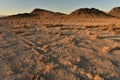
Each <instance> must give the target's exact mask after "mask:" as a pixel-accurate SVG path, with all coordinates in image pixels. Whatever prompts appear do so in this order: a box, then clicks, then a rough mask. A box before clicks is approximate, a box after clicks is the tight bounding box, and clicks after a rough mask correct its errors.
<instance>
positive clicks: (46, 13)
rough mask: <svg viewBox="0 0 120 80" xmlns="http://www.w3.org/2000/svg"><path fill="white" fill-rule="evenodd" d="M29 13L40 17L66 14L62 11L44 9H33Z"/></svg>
mask: <svg viewBox="0 0 120 80" xmlns="http://www.w3.org/2000/svg"><path fill="white" fill-rule="evenodd" d="M31 14H37V15H39V16H40V17H49V16H61V15H66V14H64V13H60V12H53V11H49V10H45V9H34V10H33V11H32V12H31Z"/></svg>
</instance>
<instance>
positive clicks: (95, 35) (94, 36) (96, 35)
mask: <svg viewBox="0 0 120 80" xmlns="http://www.w3.org/2000/svg"><path fill="white" fill-rule="evenodd" d="M91 37H92V39H97V38H99V35H98V34H93V35H91Z"/></svg>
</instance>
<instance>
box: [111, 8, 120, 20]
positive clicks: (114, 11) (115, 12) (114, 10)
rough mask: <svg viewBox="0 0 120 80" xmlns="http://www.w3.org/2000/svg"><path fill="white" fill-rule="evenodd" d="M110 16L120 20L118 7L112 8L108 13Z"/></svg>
mask: <svg viewBox="0 0 120 80" xmlns="http://www.w3.org/2000/svg"><path fill="white" fill-rule="evenodd" d="M109 14H110V15H112V16H115V17H117V18H120V7H115V8H113V9H112V10H111V11H110V12H109Z"/></svg>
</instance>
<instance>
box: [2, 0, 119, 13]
mask: <svg viewBox="0 0 120 80" xmlns="http://www.w3.org/2000/svg"><path fill="white" fill-rule="evenodd" d="M118 6H120V0H0V15H11V14H18V13H27V12H31V11H32V10H33V9H35V8H41V9H47V10H51V11H55V12H63V13H70V12H72V11H74V10H76V9H79V8H87V7H88V8H92V7H95V8H98V9H100V10H103V11H106V12H107V11H109V10H111V9H112V8H113V7H118Z"/></svg>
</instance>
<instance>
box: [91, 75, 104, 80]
mask: <svg viewBox="0 0 120 80" xmlns="http://www.w3.org/2000/svg"><path fill="white" fill-rule="evenodd" d="M93 80H104V79H103V78H101V77H100V76H99V75H95V77H94V78H93Z"/></svg>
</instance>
